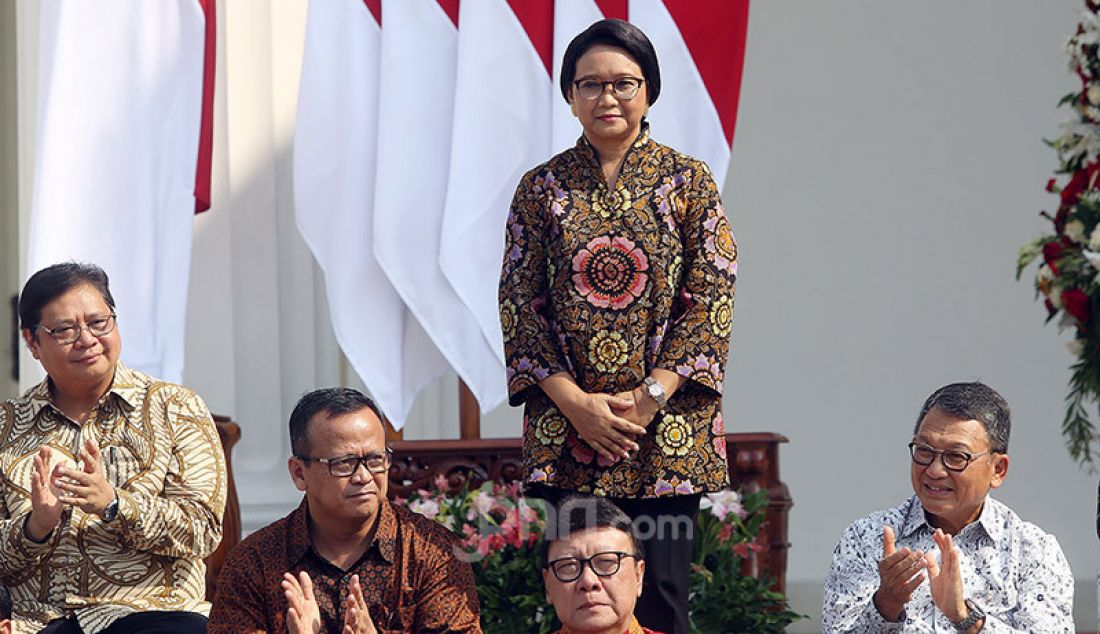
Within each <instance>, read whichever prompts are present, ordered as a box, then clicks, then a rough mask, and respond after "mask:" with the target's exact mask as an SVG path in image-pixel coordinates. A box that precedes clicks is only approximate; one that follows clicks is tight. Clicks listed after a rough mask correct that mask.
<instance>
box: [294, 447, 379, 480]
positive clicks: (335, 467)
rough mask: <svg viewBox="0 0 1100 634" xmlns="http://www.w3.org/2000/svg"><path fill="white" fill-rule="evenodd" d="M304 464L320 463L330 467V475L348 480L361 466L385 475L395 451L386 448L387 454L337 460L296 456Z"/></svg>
mask: <svg viewBox="0 0 1100 634" xmlns="http://www.w3.org/2000/svg"><path fill="white" fill-rule="evenodd" d="M294 457H295V458H297V459H298V460H301V461H302V462H319V463H321V464H323V465H327V466H328V474H329V475H330V476H332V477H334V478H347V477H349V476H351V475H352V474H353V473H355V472H356V471H358V470H359V465H363V466H364V467H366V468H367V471H369V472H371V473H385V472H386V471H388V470H389V468H390V463H391V462H393V450H392V449H390V448H389V447H387V448H386V452H385V453H380V454H378V453H372V454H367V455H366V456H338V457H336V458H311V457H309V456H294Z"/></svg>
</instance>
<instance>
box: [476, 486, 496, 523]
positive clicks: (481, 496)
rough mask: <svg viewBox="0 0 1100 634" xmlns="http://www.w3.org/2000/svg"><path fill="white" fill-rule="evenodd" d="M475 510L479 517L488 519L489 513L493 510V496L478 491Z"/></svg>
mask: <svg viewBox="0 0 1100 634" xmlns="http://www.w3.org/2000/svg"><path fill="white" fill-rule="evenodd" d="M474 509H476V510H477V512H478V514H479V515H482V516H485V517H488V516H489V511H491V510H492V509H493V496H492V495H489V494H488V493H486V492H485V491H478V494H477V496H476V497H475V498H474Z"/></svg>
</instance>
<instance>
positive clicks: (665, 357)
mask: <svg viewBox="0 0 1100 634" xmlns="http://www.w3.org/2000/svg"><path fill="white" fill-rule="evenodd" d="M736 277H737V247H736V243H735V242H734V239H733V234H732V233H731V231H730V227H729V223H728V222H727V220H726V214H725V212H724V211H723V209H722V202H721V200H720V199H719V195H718V187H717V186H716V185H715V183H714V178H713V177H712V175H711V172H710V169H709V168H708V167H707V165H706V164H705V163H703V162H702V161H699V160H696V159H693V158H691V157H690V156H687V155H685V154H681V153H680V152H677V151H675V150H673V149H671V148H669V147H667V146H664V145H661V144H659V143H656V142H655V141H653V140H652V139H650V138H649V129H648V125H646V126H644V127H643V129H642V131H641V134H640V135H639V136H638V138H637V139H636V140H635V142H634V144H633V146H632V147H631V148H630V150H629V151H628V152H627V154H626V157H625V158H624V159H623V165H622V168H621V170H620V173H619V177H618V180H617V182H616V183H615V185H614V187H613V188H609V187H608V186H607V183H606V181H605V179H604V176H603V171H602V169H601V167H600V163H599V160H598V157H597V156H596V152H595V150H594V149H593V148H592V146H591V145H590V144H589V143H588V141H587V140H586V139H585V138H584V137H581V139H580V140H579V141H578V142H577V144H576V146H574V147H572V148H570V149H568V150H566V151H565V152H562V153H561V154H558V155H557V156H555V157H554V158H552V159H550V160H549V161H548V162H546V163H544V164H543V165H540V166H538V167H536V168H535V169H533V170H531V171H530V172H528V173H527V174H526V175H525V176H524V177H523V179H522V180H521V181H520V184H519V187H518V188H517V189H516V194H515V198H514V199H513V202H512V208H511V212H510V214H509V216H508V226H507V229H506V233H505V253H504V265H503V268H502V272H501V279H500V322H501V328H502V330H503V335H504V351H505V356H506V359H505V361H506V368H507V376H508V394H509V401H510V402H511V404H512V405H519V404H520V403H523V405H524V429H523V440H524V443H523V456H524V468H525V474H526V476H525V477H526V481H527V482H529V483H537V484H543V485H547V486H552V487H558V488H562V489H570V490H574V491H579V492H581V493H590V494H595V495H601V496H610V497H644V498H654V497H665V496H675V495H690V494H694V493H701V492H706V491H717V490H720V489H723V488H726V487H728V486H729V468H728V463H727V460H726V442H725V427H724V423H723V420H722V382H723V379H724V374H725V366H726V360H727V357H728V354H729V338H730V331H731V326H732V321H733V291H734V282H735V280H736ZM654 368H662V369H665V370H669V371H672V372H676V373H677V374H680V375H681V376H683V377H684V378H685V379H687V380H686V381H685V382H684V384H683V385H682V386H681V388H680V389H679V390H678V391H677V392H676V393H675V394H674V395H673V396H672V398H670V399H669V401H668V404H667V406H666V407H665V408H664V409H663V410H662V411H660V412H658V413H657V415H656V417H655V418H654V419H653V421H652V422H651V423H650V424H649V427H648V429H647V432H646V434H645V435H644V436H642V437H641V438H639V439H638V444H639V446H640V449H639V451H638V452H636V453H635V454H632V456H631V457H630V458H629V459H625V460H624V459H621V460H618V461H617V462H609V461H605V460H604V459H603V458H601V457H599V456H598V455H597V454H596V452H595V451H593V449H592V447H590V446H589V445H588V443H587V442H585V441H584V440H583V439H582V438H581V437H580V436H579V435H578V434H577V431H576V430H575V429H574V428H573V425H572V424H571V423H570V422H569V421H568V420H567V419H566V418H565V416H564V415H562V413H561V412H560V411H559V410H558V408H557V407H556V406H555V405H554V403H553V401H551V400H550V398H549V397H548V396H547V395H546V394H545V393H544V392H543V391H542V390H541V389H540V388H539V385H538V384H539V382H540V381H542V380H543V379H545V378H546V377H548V376H550V375H552V374H555V373H557V372H563V371H564V372H569V373H570V374H571V375H572V376H573V378H574V379H575V380H576V382H577V385H579V386H580V387H581V389H583V390H584V391H586V392H590V393H591V392H598V393H604V394H615V393H618V392H622V391H626V390H631V389H634V388H635V387H637V386H638V385H640V384H641V383H642V380H643V379H644V378H645V377H646V376H648V375H649V373H650V372H651V371H652V370H653V369H654Z"/></svg>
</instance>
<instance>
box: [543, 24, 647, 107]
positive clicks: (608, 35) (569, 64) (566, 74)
mask: <svg viewBox="0 0 1100 634" xmlns="http://www.w3.org/2000/svg"><path fill="white" fill-rule="evenodd" d="M599 44H604V45H606V46H614V47H615V48H620V49H622V50H624V51H626V53H627V55H630V57H632V58H634V61H635V62H637V63H638V66H641V67H642V77H643V78H644V79H645V94H646V97H647V99H648V101H649V105H651V106H652V105H653V102H655V101H657V95H659V94H661V67H660V66H659V65H658V64H657V51H655V50H653V43H652V42H650V41H649V38H648V37H646V35H645V33H642V30H641V29H639V28H638V27H636V26H634V25H633V24H631V23H629V22H626V21H625V20H614V19H611V20H600V21H599V22H596V23H595V24H593V25H592V26H590V27H588V28H587V29H585V30H584V31H582V32H581V34H580V35H578V36H577V37H575V38H573V41H572V42H570V43H569V46H567V47H566V49H565V55H564V56H562V59H561V79H560V83H561V96H562V97H564V98H565V100H566V101H569V90H570V89H571V88H572V87H573V80H574V79H575V78H576V75H577V60H579V59H580V58H581V56H582V55H584V54H585V53H587V52H588V49H590V48H592V47H593V46H596V45H599Z"/></svg>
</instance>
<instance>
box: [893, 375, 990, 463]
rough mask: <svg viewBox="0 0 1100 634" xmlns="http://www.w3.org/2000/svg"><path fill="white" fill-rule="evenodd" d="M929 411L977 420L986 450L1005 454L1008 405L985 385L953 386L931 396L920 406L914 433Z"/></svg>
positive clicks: (945, 387)
mask: <svg viewBox="0 0 1100 634" xmlns="http://www.w3.org/2000/svg"><path fill="white" fill-rule="evenodd" d="M932 408H936V409H939V410H941V411H943V412H944V413H947V414H950V415H952V416H956V417H958V418H961V419H963V420H976V421H978V422H979V423H981V424H982V427H984V428H985V435H986V437H987V438H988V439H989V448H990V450H991V451H995V452H997V453H1007V452H1008V435H1009V432H1010V431H1011V430H1012V421H1011V415H1010V413H1009V411H1008V403H1007V402H1006V401H1005V399H1004V397H1003V396H1001V395H1000V394H998V393H997V391H996V390H994V389H993V388H991V387H989V386H988V385H986V384H984V383H980V382H978V381H974V382H973V383H952V384H950V385H945V386H943V387H941V388H940V389H938V390H936V391H935V392H933V393H932V395H931V396H929V397H928V400H926V401H925V402H924V406H923V407H921V410H920V415H919V416H917V425H916V427H914V428H913V433H914V434H916V433H917V432H918V431H920V424H921V422H922V421H923V420H924V417H925V415H926V414H928V412H930V411H932Z"/></svg>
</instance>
